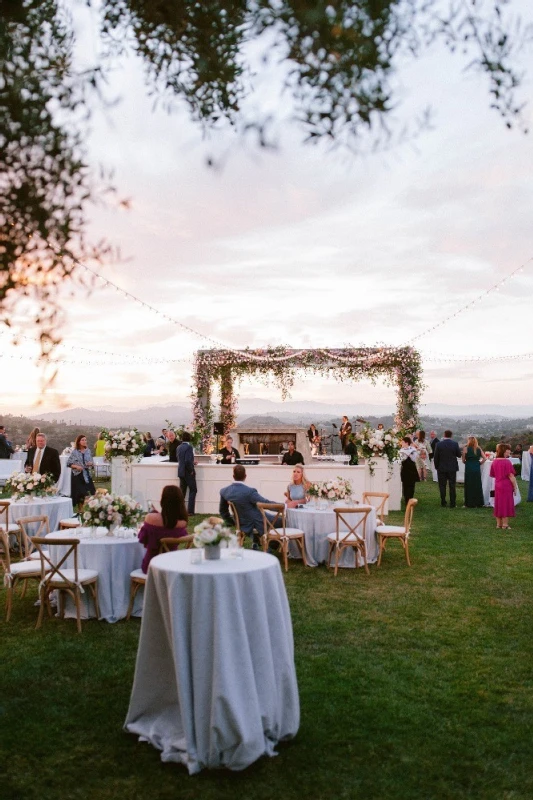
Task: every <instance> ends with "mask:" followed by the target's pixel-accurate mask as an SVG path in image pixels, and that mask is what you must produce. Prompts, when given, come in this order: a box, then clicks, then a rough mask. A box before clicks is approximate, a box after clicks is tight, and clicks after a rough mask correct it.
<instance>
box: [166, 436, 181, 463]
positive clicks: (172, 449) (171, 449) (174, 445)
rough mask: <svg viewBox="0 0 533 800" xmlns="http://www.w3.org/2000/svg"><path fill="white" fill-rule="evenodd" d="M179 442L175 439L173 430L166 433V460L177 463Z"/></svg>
mask: <svg viewBox="0 0 533 800" xmlns="http://www.w3.org/2000/svg"><path fill="white" fill-rule="evenodd" d="M178 445H179V442H178V441H177V439H176V434H175V433H174V431H173V430H169V431H168V432H167V452H168V460H169V461H174V462H176V463H177V461H178V456H177V455H176V453H177V450H178Z"/></svg>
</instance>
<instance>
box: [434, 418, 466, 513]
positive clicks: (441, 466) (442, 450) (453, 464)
mask: <svg viewBox="0 0 533 800" xmlns="http://www.w3.org/2000/svg"><path fill="white" fill-rule="evenodd" d="M458 458H461V451H460V449H459V445H458V444H457V442H455V441H454V440H453V439H452V432H451V431H449V430H447V431H444V439H443V440H442V441H441V442H439V443H438V445H437V446H436V447H435V453H434V456H433V463H434V464H435V469H436V470H437V475H438V477H439V491H440V504H441V506H443V508H444V507H446V505H447V504H446V486H449V491H450V508H455V506H456V490H455V484H456V481H457V473H458V471H459V464H458V463H457V459H458Z"/></svg>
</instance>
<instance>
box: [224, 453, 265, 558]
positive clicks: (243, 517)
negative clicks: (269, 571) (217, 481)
mask: <svg viewBox="0 0 533 800" xmlns="http://www.w3.org/2000/svg"><path fill="white" fill-rule="evenodd" d="M245 480H246V470H245V469H244V467H243V465H242V464H237V465H236V466H235V467H233V483H230V485H229V486H224V488H223V489H221V490H220V507H219V514H220V516H221V517H222V519H223V520H224V522H226V523H228V524H229V525H233V524H234V521H233V518H232V516H231V515H230V510H229V502H230V501H231V502H232V503H234V504H235V508H236V509H237V514H238V515H239V522H240V524H241V530H242V531H243V532H244V533H248V534H253V531H254V530H255V531H260V532H261V533H262V531H263V517H262V516H261V512H260V511H259V509H258V508H257V503H271V502H272V501H271V500H267V499H266V497H261V495H260V494H259V492H258V491H257V489H254V488H253V487H252V486H246V484H245V483H244V481H245ZM258 547H259V537H258V536H257V534H255V535H254V549H257V548H258Z"/></svg>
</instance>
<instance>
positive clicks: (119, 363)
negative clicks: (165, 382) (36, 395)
mask: <svg viewBox="0 0 533 800" xmlns="http://www.w3.org/2000/svg"><path fill="white" fill-rule="evenodd" d="M0 358H11V359H13V360H14V361H33V359H34V356H30V355H16V356H14V355H11V354H9V353H0ZM50 363H51V365H52V366H53V365H54V364H76V365H77V366H78V365H80V366H87V367H119V366H121V367H142V366H149V365H151V364H186V363H190V359H189V358H175V359H172V360H171V359H169V360H167V361H165V360H164V359H160V360H158V361H155V360H154V361H98V360H94V359H91V360H90V361H85V360H83V359H80V358H54V360H53V361H52V362H50Z"/></svg>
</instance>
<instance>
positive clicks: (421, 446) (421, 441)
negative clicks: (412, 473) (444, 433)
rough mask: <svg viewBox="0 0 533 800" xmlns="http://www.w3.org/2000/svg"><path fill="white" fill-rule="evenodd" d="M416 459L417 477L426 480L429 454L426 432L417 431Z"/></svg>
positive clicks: (429, 448)
mask: <svg viewBox="0 0 533 800" xmlns="http://www.w3.org/2000/svg"><path fill="white" fill-rule="evenodd" d="M415 447H416V450H417V459H416V468H417V469H418V477H419V478H420V480H421V481H426V480H427V477H428V466H429V454H430V452H431V446H430V444H429V443H428V442H427V441H426V432H425V431H418V440H417V442H416V445H415Z"/></svg>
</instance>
